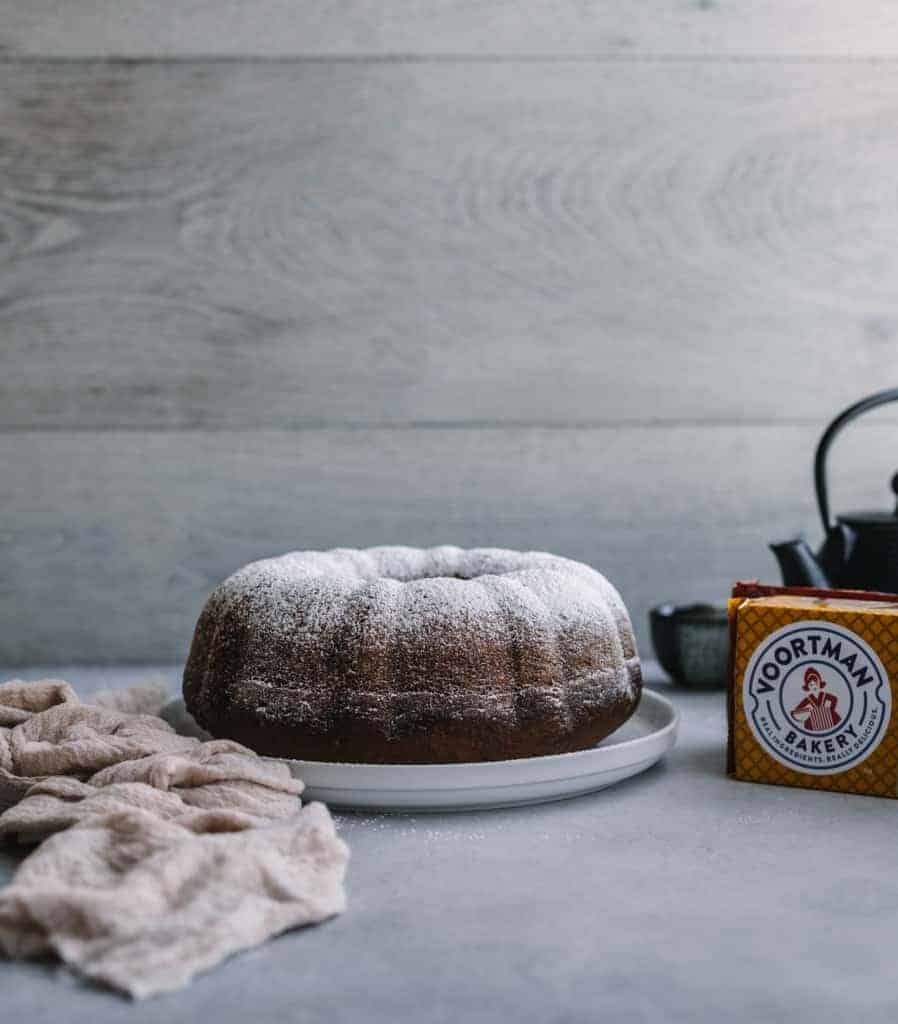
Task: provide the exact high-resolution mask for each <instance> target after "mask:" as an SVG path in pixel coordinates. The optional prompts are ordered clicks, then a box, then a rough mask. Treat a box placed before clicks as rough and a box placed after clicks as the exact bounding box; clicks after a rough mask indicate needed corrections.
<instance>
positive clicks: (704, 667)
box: [649, 604, 730, 690]
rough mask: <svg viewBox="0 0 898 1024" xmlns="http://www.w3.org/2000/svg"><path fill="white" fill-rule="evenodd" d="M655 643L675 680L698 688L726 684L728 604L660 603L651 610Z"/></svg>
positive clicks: (650, 617)
mask: <svg viewBox="0 0 898 1024" xmlns="http://www.w3.org/2000/svg"><path fill="white" fill-rule="evenodd" d="M649 625H650V626H651V631H652V646H653V647H654V648H655V654H656V656H657V658H658V661H660V662H661V667H662V668H663V669H664V671H665V672H667V674H668V675H669V676H671V677H672V678H673V680H674V682H676V683H679V684H680V685H681V686H688V687H690V688H692V689H695V690H723V689H725V688H726V685H727V667H728V662H729V653H730V626H729V620H728V619H727V611H726V608H719V607H716V606H715V605H711V604H689V605H679V606H677V605H673V604H661V605H658V606H657V607H656V608H652V610H651V611H650V612H649Z"/></svg>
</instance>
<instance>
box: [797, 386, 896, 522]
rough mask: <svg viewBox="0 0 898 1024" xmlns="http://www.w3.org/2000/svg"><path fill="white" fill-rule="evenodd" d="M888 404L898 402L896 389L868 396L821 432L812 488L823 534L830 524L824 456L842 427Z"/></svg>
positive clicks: (887, 389)
mask: <svg viewBox="0 0 898 1024" xmlns="http://www.w3.org/2000/svg"><path fill="white" fill-rule="evenodd" d="M889 402H898V388H886V390H885V391H877V392H876V394H875V395H868V396H867V397H866V398H862V399H861V400H860V401H859V402H855V403H854V405H849V406H848V408H847V409H845V410H844V411H843V412H840V413H839V415H838V416H837V417H836V418H835V419H834V420H833V421H832V423H830V425H829V426H828V427H827V428H826V430H824V431H823V436H822V437H821V438H820V443H819V444H818V445H817V454H816V455H815V456H814V488H815V490H816V491H817V506H818V508H819V509H820V519H821V520H822V522H823V530H824V533H827V534H828V533H829V531H830V530H831V529H832V523H831V522H830V518H829V494H828V493H827V489H826V456H827V453H828V452H829V446H830V445H831V444H832V443H833V441H835V439H836V435H837V434H839V433H840V432H841V430H842V428H843V427H845V426H847V425H848V424H849V423H850V422H851V421H852V420H855V419H857V418H858V416H862V415H863V414H864V413H865V412H869V411H870V410H871V409H875V408H876V407H877V406H879V405H886V404H887V403H889Z"/></svg>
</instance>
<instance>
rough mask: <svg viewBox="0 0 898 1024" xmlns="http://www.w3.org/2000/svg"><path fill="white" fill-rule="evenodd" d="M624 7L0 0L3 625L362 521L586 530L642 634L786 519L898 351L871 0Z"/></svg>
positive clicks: (148, 597) (581, 547) (22, 635)
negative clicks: (819, 443)
mask: <svg viewBox="0 0 898 1024" xmlns="http://www.w3.org/2000/svg"><path fill="white" fill-rule="evenodd" d="M868 8H869V9H868ZM249 11H252V12H253V18H252V24H250V22H249V20H248V19H249V17H250V16H249V14H248V13H247V12H249ZM628 11H629V9H628V8H627V7H626V6H625V5H613V4H610V3H606V4H596V5H590V6H589V8H587V7H586V6H585V5H582V4H572V3H571V4H567V3H552V4H548V3H534V4H532V5H528V7H527V12H528V13H525V12H524V11H523V9H519V8H515V7H514V6H513V5H506V4H494V3H488V4H484V5H483V8H482V10H481V9H480V8H477V7H471V6H470V5H467V4H460V3H451V2H441V0H428V2H426V3H424V2H418V3H415V4H399V3H396V4H387V5H375V4H367V3H364V2H362V0H353V2H352V3H339V4H335V3H326V2H323V3H319V4H315V5H293V4H287V3H278V2H274V0H267V2H265V3H260V4H258V5H248V4H236V3H232V4H222V5H219V4H211V3H209V2H199V0H194V2H185V3H183V4H181V5H179V7H178V13H177V15H175V14H166V13H165V9H164V8H160V7H159V6H158V5H150V4H145V3H133V2H132V3H118V4H112V3H100V2H97V0H77V2H71V0H69V2H68V3H66V4H62V3H58V2H51V0H39V2H34V3H30V4H28V5H22V4H17V3H10V2H3V3H0V43H2V45H3V47H4V52H5V53H6V54H7V56H6V58H5V59H4V60H2V61H0V452H2V456H0V509H2V518H0V661H2V662H5V663H7V664H9V663H16V662H18V663H27V662H43V663H47V662H51V661H53V660H57V659H58V660H65V661H70V662H71V661H79V660H81V661H105V662H112V661H116V660H128V661H141V660H148V661H154V662H157V663H158V662H160V661H164V660H167V659H172V660H178V659H180V658H181V657H183V655H184V653H185V650H186V645H187V643H188V641H189V636H190V632H191V628H192V625H193V622H194V620H195V617H196V615H197V613H198V611H199V609H200V607H201V604H202V601H203V599H204V597H205V595H206V594H207V593H208V591H209V589H210V587H211V586H212V585H213V584H214V582H215V581H216V580H217V579H219V578H220V577H221V576H223V575H224V574H226V573H227V572H229V571H231V570H232V569H234V568H236V567H237V566H239V565H240V564H242V563H243V562H245V561H247V560H249V559H251V558H255V557H261V556H263V555H267V554H271V553H274V552H277V551H281V550H285V549H287V548H291V547H325V546H333V545H363V544H371V543H390V542H398V543H412V544H431V543H447V542H454V543H459V544H464V545H473V544H497V545H508V546H512V547H536V548H547V549H549V550H555V551H558V552H560V553H563V554H567V555H570V556H572V557H577V558H582V559H584V560H586V561H589V562H591V563H592V564H595V565H597V566H598V567H599V568H601V569H603V570H604V571H606V572H607V574H608V575H609V576H610V577H611V578H612V579H613V580H615V582H617V583H618V585H619V586H620V588H621V590H622V592H623V593H624V596H625V598H626V600H627V602H628V604H629V605H630V607H631V610H632V611H633V614H634V619H635V621H636V623H637V626H638V629H639V632H640V637H641V640H642V641H643V643H644V642H645V636H646V631H645V621H644V620H645V612H646V610H647V608H648V607H649V606H650V605H651V604H652V603H655V602H657V601H659V600H663V599H675V600H693V599H699V598H703V599H710V598H721V597H722V596H723V595H724V594H725V592H726V590H727V588H728V586H729V584H730V583H731V582H732V580H733V579H734V578H736V577H737V576H743V577H744V576H750V575H760V576H763V577H766V578H770V577H773V576H774V575H775V573H774V569H773V562H772V559H771V558H770V556H769V555H768V553H767V552H766V548H765V544H766V541H767V540H769V539H771V538H774V537H777V536H782V535H784V534H786V533H790V532H792V531H794V530H797V529H806V530H807V531H808V532H809V533H811V534H815V533H816V531H817V524H816V523H815V521H814V508H813V500H812V494H811V490H810V460H811V456H812V452H813V446H814V442H815V439H816V436H817V434H818V433H819V431H820V429H821V428H822V426H823V425H824V424H825V422H826V421H827V419H828V418H829V417H830V416H831V415H832V414H833V413H834V412H835V411H837V410H838V409H839V408H840V407H841V406H842V405H845V404H847V403H848V402H850V401H852V400H853V399H855V398H857V397H859V396H860V395H861V394H864V393H865V392H867V391H869V390H873V389H875V388H878V387H882V386H885V385H887V384H894V383H898V342H896V339H898V288H896V284H898V273H896V271H898V255H896V251H895V244H894V239H895V237H896V235H898V189H896V186H895V168H896V158H898V142H896V140H898V104H896V97H898V62H896V61H895V60H893V59H891V56H890V55H891V54H893V53H898V46H896V45H895V44H896V43H898V18H895V17H894V16H893V15H891V14H890V12H889V8H888V7H887V6H884V5H880V4H859V5H854V6H852V7H850V8H849V7H847V6H845V5H841V4H838V3H832V2H827V3H814V4H811V3H809V2H796V3H794V4H792V5H785V6H783V5H774V4H772V3H766V2H765V3H759V4H755V5H739V6H738V7H737V6H736V5H727V4H722V3H719V4H714V3H702V4H697V5H679V4H672V3H660V2H655V3H651V4H648V5H643V6H642V8H641V9H640V11H639V12H629V13H627V12H628ZM553 12H554V15H555V18H554V19H553ZM213 15H214V16H213ZM650 15H651V16H650ZM399 52H402V53H405V54H408V55H409V56H407V57H404V58H402V59H392V58H390V59H387V58H385V57H384V55H385V54H390V53H399ZM233 54H242V55H244V57H243V58H242V59H239V60H228V61H221V60H217V59H214V58H216V57H220V56H222V55H233ZM453 54H454V55H453ZM464 54H467V55H469V57H470V58H476V59H469V58H468V57H465V56H464ZM584 54H592V56H584ZM745 54H754V55H755V56H754V58H753V59H751V60H746V59H743V56H744V55H745ZM661 55H663V56H661ZM740 55H742V56H740ZM873 55H878V59H866V58H867V57H871V56H873ZM109 56H128V57H136V56H139V57H140V58H141V59H137V60H128V61H109V60H103V59H95V58H98V57H103V58H105V57H109ZM271 56H287V57H289V59H284V60H278V61H271V60H269V59H267V58H269V57H271ZM346 56H351V57H353V59H352V60H346V59H345V57H346ZM59 57H65V58H71V59H66V60H64V61H60V60H59V59H58V58H59ZM159 57H164V58H176V59H166V60H164V61H160V60H158V58H159ZM143 58H146V59H143ZM674 58H675V59H674ZM818 58H819V59H818ZM823 58H825V59H823ZM896 412H898V411H896ZM896 420H898V416H896V415H893V416H891V417H889V415H888V413H885V414H877V415H875V416H873V417H871V418H870V422H869V423H866V424H863V425H861V426H859V427H858V428H857V429H856V430H854V431H853V432H852V433H851V435H850V436H848V437H846V438H845V440H844V441H840V442H839V444H838V446H837V450H836V452H835V455H834V467H833V469H834V476H835V479H836V489H835V501H836V503H837V505H839V504H841V505H845V504H848V505H857V504H865V503H866V504H873V505H880V506H885V505H887V504H888V502H889V498H890V496H889V492H888V489H887V481H888V478H889V476H890V475H891V473H892V472H893V471H894V469H895V468H896V466H895V464H894V455H893V451H894V449H893V441H894V437H895V422H896Z"/></svg>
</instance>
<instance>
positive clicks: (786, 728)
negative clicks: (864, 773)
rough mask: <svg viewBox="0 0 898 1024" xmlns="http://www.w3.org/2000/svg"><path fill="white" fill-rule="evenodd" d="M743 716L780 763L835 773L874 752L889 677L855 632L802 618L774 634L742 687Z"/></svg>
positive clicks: (888, 698)
mask: <svg viewBox="0 0 898 1024" xmlns="http://www.w3.org/2000/svg"><path fill="white" fill-rule="evenodd" d="M742 700H743V705H744V707H745V716H746V718H747V719H748V724H749V725H750V726H751V731H752V732H753V733H754V735H755V739H757V741H758V743H760V744H761V746H762V747H764V749H765V750H766V751H767V752H768V753H769V754H770V755H771V756H772V757H774V758H775V759H776V760H777V761H779V762H780V764H784V765H786V766H787V767H788V768H794V769H795V770H796V771H801V772H809V773H811V774H813V775H833V774H835V773H836V772H843V771H845V770H846V769H848V768H851V767H852V766H853V765H856V764H859V763H860V762H861V761H863V760H865V759H866V758H868V757H869V756H870V754H872V753H873V751H874V750H875V749H876V747H877V746H879V742H880V740H881V739H882V737H883V736H884V734H885V731H886V727H887V726H888V723H889V717H890V715H891V712H892V691H891V687H890V685H889V677H888V676H887V675H886V671H885V669H884V668H883V667H882V662H881V661H880V660H879V658H878V657H877V656H876V652H875V651H874V650H873V649H872V648H871V647H870V646H869V645H868V644H866V643H865V642H864V641H863V640H862V639H861V638H860V637H859V636H858V635H857V634H856V633H852V632H851V630H850V629H845V628H844V627H842V626H836V625H834V624H833V623H830V622H819V621H804V622H794V623H792V624H791V625H789V626H784V627H783V628H782V629H778V630H777V631H776V632H775V633H771V634H770V636H768V637H767V638H766V639H765V640H764V642H763V644H761V645H760V646H759V647H758V648H757V649H756V650H755V653H754V654H753V655H752V657H751V661H749V663H748V668H747V669H746V670H745V678H744V681H743V684H742Z"/></svg>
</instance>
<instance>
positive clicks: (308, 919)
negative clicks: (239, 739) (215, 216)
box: [0, 680, 348, 998]
mask: <svg viewBox="0 0 898 1024" xmlns="http://www.w3.org/2000/svg"><path fill="white" fill-rule="evenodd" d="M106 704H107V706H105V707H99V706H94V705H85V704H81V703H80V702H79V700H78V697H77V695H76V694H75V692H74V690H73V689H72V688H71V687H70V686H69V685H68V684H67V683H64V682H62V681H59V680H41V681H39V682H34V683H22V682H19V681H13V682H10V683H4V684H0V807H3V806H6V807H7V809H6V810H5V811H3V813H2V814H0V840H2V839H7V840H9V839H11V838H18V839H19V840H20V841H23V842H40V841H42V843H41V845H40V846H39V847H38V848H37V849H36V850H35V851H34V852H33V853H32V854H31V855H30V856H29V857H28V858H27V859H26V860H25V861H24V862H23V863H22V864H21V865H20V867H19V869H18V871H17V872H16V874H15V876H14V878H13V880H12V882H11V883H10V884H9V885H8V886H7V887H6V888H5V889H3V890H0V950H2V951H3V952H5V953H6V954H7V955H8V956H11V957H25V956H33V955H37V954H42V953H46V952H54V953H56V954H57V955H58V956H59V957H60V958H61V959H62V960H63V961H64V962H65V963H66V964H67V965H68V966H69V967H71V968H72V969H74V970H76V971H77V972H79V973H81V974H83V975H85V976H86V977H89V978H93V979H96V980H97V981H101V982H104V983H106V984H108V985H111V986H113V987H114V988H116V989H119V990H121V991H123V992H126V993H128V994H130V995H132V996H134V997H137V998H142V997H144V996H150V995H154V994H157V993H159V992H164V991H170V990H173V989H177V988H181V987H182V986H184V985H186V984H187V983H188V982H189V981H190V980H191V978H192V977H193V976H194V975H195V974H196V973H197V972H199V971H202V970H204V969H207V968H209V967H212V966H214V965H215V964H217V963H219V962H220V961H221V960H223V959H224V958H225V957H226V956H228V955H230V954H231V953H235V952H237V951H239V950H241V949H247V948H249V947H251V946H254V945H257V944H258V943H260V942H263V941H264V940H265V939H267V938H268V937H270V936H272V935H275V934H278V933H279V932H282V931H285V930H287V929H288V928H295V927H297V926H299V925H304V924H312V923H315V922H318V921H322V920H324V919H325V918H327V917H330V916H332V915H334V914H338V913H340V912H341V911H342V910H343V909H344V907H345V895H344V891H343V876H344V874H345V869H346V862H347V859H348V851H347V848H346V846H345V844H344V843H343V842H342V841H341V840H340V839H338V838H337V835H336V832H335V829H334V825H333V821H332V820H331V817H330V815H329V814H328V811H327V808H326V807H324V806H323V805H322V804H314V803H313V804H309V805H307V806H306V807H304V808H301V807H300V803H299V799H298V797H299V794H300V793H301V791H302V783H301V782H298V781H297V780H294V779H293V778H292V777H291V775H290V772H289V769H288V768H287V767H286V765H283V764H279V763H277V762H271V761H266V760H264V759H262V758H260V757H258V756H257V755H255V754H254V753H252V751H250V750H248V749H247V748H245V747H242V746H241V745H240V744H238V743H233V742H232V741H230V740H213V741H210V742H206V743H204V742H201V741H200V740H198V739H195V738H191V737H185V736H179V735H177V734H176V733H175V732H174V731H173V730H172V728H171V727H170V726H169V725H168V724H167V723H165V722H164V721H162V719H160V718H157V717H155V716H154V715H148V714H134V713H132V712H131V711H128V710H121V708H122V707H125V708H127V707H129V706H132V707H138V706H146V705H147V701H146V700H145V699H144V696H135V697H134V698H133V699H129V698H125V700H124V701H123V702H122V701H118V700H107V701H106ZM116 704H117V705H118V706H115V705H116Z"/></svg>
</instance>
